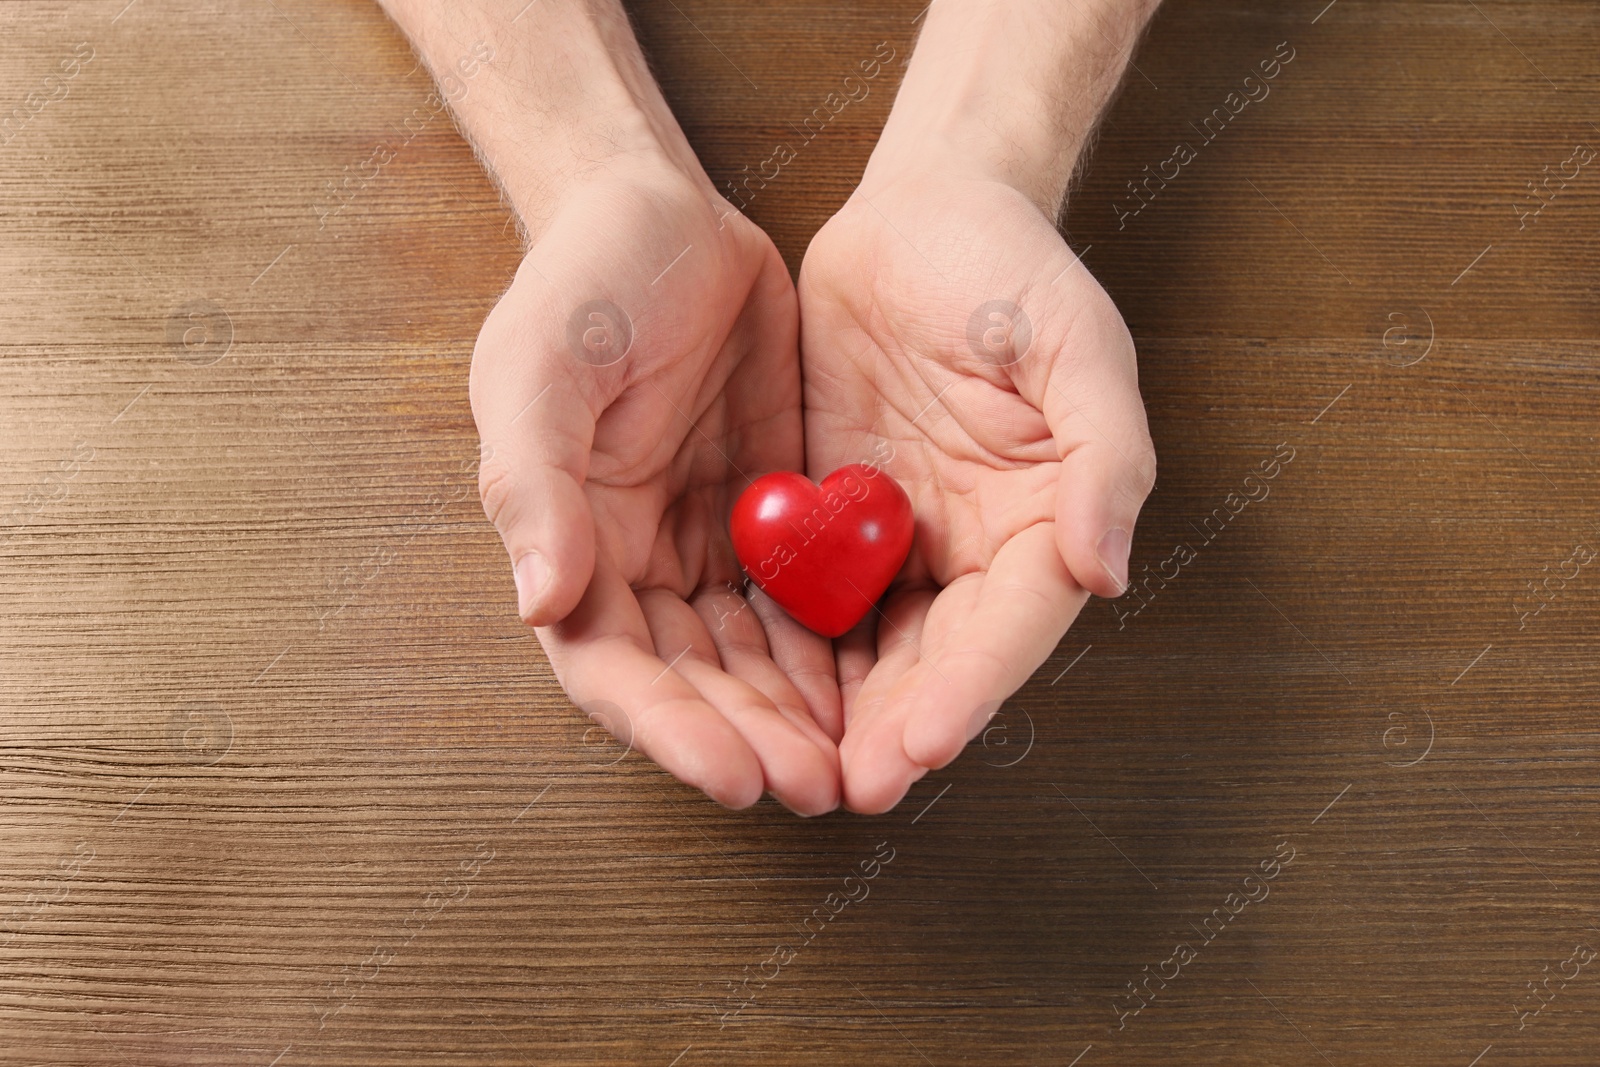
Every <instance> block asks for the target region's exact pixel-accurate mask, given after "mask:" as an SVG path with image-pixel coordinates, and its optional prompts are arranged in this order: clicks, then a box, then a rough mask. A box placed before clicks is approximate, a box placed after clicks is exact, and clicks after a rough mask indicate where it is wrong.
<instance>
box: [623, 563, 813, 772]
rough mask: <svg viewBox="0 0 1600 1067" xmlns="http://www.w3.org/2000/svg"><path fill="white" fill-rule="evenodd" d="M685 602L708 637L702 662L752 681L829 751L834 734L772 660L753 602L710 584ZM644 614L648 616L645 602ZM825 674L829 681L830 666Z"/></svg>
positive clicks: (761, 622)
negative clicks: (709, 650) (707, 652)
mask: <svg viewBox="0 0 1600 1067" xmlns="http://www.w3.org/2000/svg"><path fill="white" fill-rule="evenodd" d="M691 607H692V608H693V610H694V613H695V615H696V616H697V617H698V618H699V620H700V622H701V624H702V626H703V627H704V628H705V631H706V634H707V635H708V636H709V637H710V643H711V646H712V654H711V655H710V656H709V657H707V660H708V662H711V663H720V665H721V669H722V670H724V671H726V672H728V673H729V674H731V675H733V676H734V677H735V678H738V679H739V680H740V681H742V682H745V683H746V684H748V685H750V686H753V687H754V688H755V689H756V690H757V691H758V692H760V693H761V695H762V696H764V697H766V698H767V699H768V700H769V701H771V702H772V705H773V706H774V707H775V708H777V710H778V712H779V713H780V714H781V715H783V717H784V718H786V719H788V720H789V721H790V722H792V723H794V724H795V726H796V727H798V728H799V729H800V730H801V731H802V732H803V733H805V735H806V736H807V737H809V738H810V739H811V741H812V743H813V744H815V745H816V746H817V747H818V748H819V749H822V750H823V751H825V752H832V751H834V750H835V749H836V748H837V745H836V743H835V741H834V739H833V738H831V737H829V736H828V734H827V733H826V732H825V731H824V730H823V729H822V727H821V726H820V725H819V724H818V723H817V721H816V720H815V719H814V718H812V716H811V709H810V708H809V707H808V706H807V704H806V698H805V697H804V696H802V695H801V693H800V689H799V688H798V686H797V685H796V684H795V681H794V679H792V678H791V677H790V676H789V674H788V672H786V671H784V670H782V669H780V667H779V665H778V663H777V662H776V661H775V659H774V657H773V655H772V652H771V649H770V646H769V643H768V639H767V631H766V629H765V628H764V624H763V621H762V619H761V618H760V617H759V616H758V615H757V614H756V609H755V607H754V605H752V604H751V603H750V602H749V601H747V600H746V599H745V598H744V597H742V596H740V595H739V594H738V593H737V592H734V591H731V590H728V589H722V590H718V589H710V590H707V591H705V592H702V593H700V594H698V595H696V596H695V598H694V601H693V603H692V605H691ZM645 617H646V618H647V619H649V618H653V616H652V614H651V612H650V610H649V608H648V607H647V608H646V610H645ZM807 632H809V631H807ZM812 636H816V635H814V634H813V635H812ZM818 640H821V639H820V638H818ZM829 666H830V667H831V666H832V663H831V661H830V663H829ZM828 674H829V678H830V680H831V677H832V672H831V670H830V671H829V672H828ZM836 699H837V698H836Z"/></svg>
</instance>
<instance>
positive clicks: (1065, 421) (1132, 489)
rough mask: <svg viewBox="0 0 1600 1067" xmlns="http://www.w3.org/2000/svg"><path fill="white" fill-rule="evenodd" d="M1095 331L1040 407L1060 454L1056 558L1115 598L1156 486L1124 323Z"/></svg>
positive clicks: (1060, 371)
mask: <svg viewBox="0 0 1600 1067" xmlns="http://www.w3.org/2000/svg"><path fill="white" fill-rule="evenodd" d="M1094 332H1098V333H1099V334H1100V336H1099V337H1091V338H1089V339H1088V341H1089V345H1088V347H1087V350H1086V351H1083V354H1082V355H1080V356H1079V357H1078V358H1077V359H1075V360H1072V361H1071V364H1072V365H1071V367H1070V370H1069V369H1068V368H1067V367H1065V366H1063V365H1062V364H1063V363H1065V362H1067V361H1062V363H1058V365H1057V367H1056V368H1053V369H1052V371H1051V373H1050V375H1049V380H1048V382H1047V390H1046V395H1045V397H1044V405H1043V409H1044V413H1045V420H1046V422H1047V423H1048V424H1049V426H1050V431H1051V434H1052V435H1053V436H1054V438H1055V441H1056V447H1057V448H1058V450H1059V451H1060V453H1061V457H1062V459H1061V478H1060V481H1059V483H1058V484H1057V487H1056V543H1057V547H1058V548H1060V550H1061V558H1062V559H1063V560H1064V561H1065V562H1066V564H1067V570H1069V571H1070V572H1071V573H1072V577H1073V578H1074V579H1075V580H1076V581H1077V582H1078V584H1079V585H1081V586H1083V587H1084V588H1085V589H1087V590H1089V591H1090V592H1091V593H1095V594H1097V595H1099V596H1103V597H1117V596H1121V595H1122V593H1123V591H1124V590H1126V589H1127V587H1128V557H1129V554H1130V552H1131V551H1132V547H1133V529H1134V524H1135V523H1136V522H1137V521H1138V518H1139V509H1140V508H1142V507H1143V506H1144V502H1145V498H1146V497H1148V496H1149V495H1150V490H1151V489H1153V488H1154V487H1155V480H1156V454H1155V448H1154V446H1153V445H1152V444H1151V442H1150V430H1149V427H1148V425H1147V423H1146V421H1145V413H1144V401H1143V400H1142V399H1141V398H1140V396H1139V382H1138V372H1137V370H1136V369H1135V364H1134V355H1133V340H1132V338H1130V337H1129V336H1128V331H1127V328H1126V327H1125V326H1123V325H1122V321H1121V319H1120V317H1118V318H1116V319H1115V320H1114V321H1113V322H1106V323H1104V324H1102V325H1101V327H1100V329H1099V330H1097V331H1094ZM1075 347H1076V346H1075Z"/></svg>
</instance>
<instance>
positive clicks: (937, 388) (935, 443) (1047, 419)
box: [800, 0, 1155, 812]
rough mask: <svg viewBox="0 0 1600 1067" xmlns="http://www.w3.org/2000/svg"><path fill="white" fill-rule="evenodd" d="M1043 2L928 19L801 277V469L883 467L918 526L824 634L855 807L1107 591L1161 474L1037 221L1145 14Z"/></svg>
mask: <svg viewBox="0 0 1600 1067" xmlns="http://www.w3.org/2000/svg"><path fill="white" fill-rule="evenodd" d="M1035 6H1036V4H1035V0H1028V2H1025V3H1023V4H1021V5H1020V7H1021V8H1022V9H1032V8H1033V7H1035ZM1037 6H1038V7H1039V10H1038V11H1033V12H1032V13H1031V14H1030V12H1029V10H1018V9H1017V6H1016V5H999V4H993V3H989V2H987V0H944V2H943V3H940V4H936V5H934V6H933V7H932V8H930V9H929V13H928V23H927V26H926V29H925V31H924V36H923V40H922V41H921V42H920V43H919V45H918V48H917V52H916V57H915V59H914V60H913V63H912V68H911V70H910V72H909V73H908V74H907V77H906V82H905V84H904V85H903V87H902V89H901V93H900V96H899V98H898V99H897V101H896V103H895V107H894V111H893V113H892V114H891V117H890V119H889V123H888V125H887V126H886V128H885V132H884V136H883V140H882V141H881V142H880V144H879V146H878V148H877V150H876V151H875V152H874V154H873V159H872V162H871V163H870V164H869V166H868V168H867V173H866V175H865V176H864V177H863V180H862V184H861V187H860V189H858V190H857V192H856V194H855V195H854V196H853V197H852V198H851V199H850V201H849V202H848V203H846V205H845V206H844V207H843V208H842V209H841V210H840V211H839V213H838V214H837V215H836V216H835V217H834V218H833V219H832V220H830V221H829V222H828V224H827V225H826V226H824V227H823V229H822V230H821V231H820V232H819V233H818V234H817V236H816V238H815V239H814V240H813V242H812V245H811V248H810V249H809V251H808V252H807V254H806V259H805V263H804V266H803V268H802V270H801V277H800V310H801V325H802V345H801V347H802V353H803V361H804V367H805V411H806V458H807V467H808V469H809V470H810V472H811V473H812V475H813V476H814V477H821V476H822V475H824V474H826V473H827V472H828V471H830V470H832V469H834V468H835V467H837V466H839V465H841V464H843V463H848V462H852V461H860V460H862V459H864V458H868V457H872V456H888V457H891V458H888V459H886V460H884V461H883V463H882V465H883V466H884V468H885V469H886V470H887V471H888V473H890V474H891V475H893V476H895V477H896V478H897V479H898V480H899V481H900V483H901V484H902V485H903V486H905V488H906V490H907V492H908V493H909V494H910V496H911V499H912V503H913V507H914V509H915V512H916V518H917V540H916V544H915V545H914V547H913V549H912V557H911V559H910V561H909V562H908V564H907V566H906V568H905V569H904V570H903V571H902V573H901V576H900V578H899V579H898V581H897V582H896V584H895V585H894V586H892V587H891V591H890V594H889V596H888V598H887V600H886V601H885V602H884V603H883V605H882V606H881V612H879V613H877V614H875V615H874V616H871V617H869V619H868V620H866V621H865V622H864V623H863V624H862V626H860V627H858V628H857V629H856V630H855V631H852V633H851V634H849V635H846V637H844V638H842V639H841V640H840V641H839V643H838V651H837V661H838V679H839V682H840V686H841V690H842V693H843V699H844V708H845V720H846V727H845V737H844V741H843V742H842V744H841V746H840V756H841V761H842V766H843V774H844V797H845V802H846V804H847V805H848V806H849V807H851V808H853V809H855V810H857V811H864V812H878V811H883V810H886V809H888V808H890V807H892V806H893V805H894V804H895V803H897V802H898V801H899V799H900V798H901V796H903V795H904V793H905V791H906V789H907V788H909V786H910V785H911V783H913V782H914V781H916V780H917V779H918V778H919V777H921V776H922V775H923V774H925V773H926V772H927V771H928V769H929V768H933V767H941V766H943V765H944V764H946V763H948V762H949V761H950V760H952V759H954V758H955V756H956V755H957V754H958V753H959V752H960V750H961V748H962V746H963V745H965V744H966V742H967V741H968V740H969V739H970V738H971V737H972V736H973V735H974V734H975V733H976V732H977V731H978V730H980V729H981V728H982V727H983V725H984V723H985V722H986V721H987V718H988V716H989V715H992V714H993V713H994V712H995V711H996V710H998V708H999V706H1000V704H1001V702H1002V701H1003V700H1004V699H1005V698H1006V697H1007V696H1009V695H1010V694H1011V693H1012V692H1013V691H1015V690H1016V689H1017V688H1018V687H1019V686H1021V685H1022V683H1023V682H1024V681H1026V680H1027V678H1028V676H1029V675H1031V674H1032V673H1033V671H1034V670H1035V669H1036V668H1037V667H1038V665H1039V664H1040V663H1042V662H1043V661H1044V659H1045V658H1046V657H1047V656H1048V655H1049V654H1050V652H1051V651H1052V650H1053V649H1054V648H1055V646H1056V643H1057V642H1058V641H1059V640H1060V639H1061V636H1062V634H1063V633H1064V632H1065V631H1066V629H1067V627H1068V625H1069V624H1070V623H1071V622H1072V620H1073V618H1074V617H1075V616H1076V615H1077V613H1078V610H1079V609H1080V608H1081V607H1082V606H1083V603H1084V601H1085V599H1086V598H1087V595H1088V593H1089V592H1093V593H1098V594H1100V595H1102V596H1117V595H1120V594H1121V593H1122V591H1123V589H1124V588H1125V586H1126V585H1127V582H1128V554H1129V549H1130V545H1131V539H1132V533H1133V528H1134V523H1135V521H1136V519H1137V517H1138V513H1139V509H1140V507H1141V505H1142V504H1143V503H1144V499H1145V497H1146V495H1147V494H1148V493H1149V491H1150V489H1151V487H1152V486H1153V485H1154V480H1155V455H1154V451H1153V449H1152V447H1151V443H1150V438H1149V433H1148V430H1147V428H1146V424H1145V416H1144V406H1143V403H1142V402H1141V400H1140V397H1139V388H1138V381H1137V373H1136V368H1135V362H1134V350H1133V342H1132V340H1131V338H1130V337H1129V335H1128V331H1127V328H1126V327H1125V326H1124V325H1123V322H1122V318H1121V316H1120V315H1119V314H1118V313H1117V310H1116V308H1115V306H1114V305H1113V304H1112V302H1111V300H1110V298H1109V297H1108V296H1107V295H1106V293H1105V291H1104V290H1103V289H1101V288H1100V286H1099V285H1098V284H1096V282H1095V281H1094V279H1093V278H1092V277H1090V275H1089V273H1088V271H1087V270H1086V269H1085V268H1084V266H1083V264H1082V263H1080V262H1078V261H1077V258H1076V257H1075V256H1074V255H1073V253H1072V251H1071V250H1070V249H1069V248H1068V247H1067V245H1066V243H1065V242H1064V241H1063V240H1062V239H1061V237H1060V236H1059V234H1058V233H1057V232H1056V229H1055V225H1054V221H1053V220H1054V218H1055V217H1056V214H1057V212H1058V211H1059V208H1060V205H1061V197H1062V196H1063V195H1064V192H1065V188H1066V181H1067V177H1068V176H1069V175H1070V173H1071V170H1072V167H1073V165H1074V164H1075V161H1076V159H1077V158H1078V155H1079V153H1080V151H1081V150H1082V146H1083V144H1084V142H1085V141H1086V140H1087V137H1088V134H1089V126H1090V125H1091V124H1092V122H1093V121H1094V118H1095V116H1097V115H1098V113H1099V110H1100V108H1101V107H1102V106H1103V105H1104V103H1105V100H1106V98H1107V97H1108V96H1109V93H1110V90H1111V88H1112V87H1114V85H1115V84H1116V80H1117V78H1118V76H1119V75H1120V73H1121V70H1122V66H1123V64H1124V63H1125V62H1126V60H1127V55H1128V52H1129V51H1130V50H1131V47H1132V41H1133V37H1134V36H1135V35H1136V33H1137V31H1138V29H1139V27H1140V26H1142V24H1143V21H1144V17H1145V16H1146V15H1147V14H1148V11H1149V9H1150V7H1151V6H1152V5H1150V4H1148V3H1137V4H1126V3H1122V4H1119V3H1117V2H1115V0H1085V3H1084V4H1082V5H1078V4H1074V5H1066V6H1065V7H1062V6H1061V5H1058V4H1055V3H1054V2H1053V0H1052V2H1050V3H1048V4H1045V3H1039V4H1038V5H1037ZM1035 16H1037V17H1035ZM1107 19H1109V20H1111V21H1110V22H1109V23H1108V22H1107V21H1106V20H1107ZM1058 67H1059V68H1061V69H1057V68H1058ZM1069 68H1070V69H1069ZM1041 85H1042V86H1046V87H1048V92H1047V93H1046V96H1047V98H1046V99H1037V97H1038V96H1039V94H1040V90H1039V89H1038V87H1039V86H1041Z"/></svg>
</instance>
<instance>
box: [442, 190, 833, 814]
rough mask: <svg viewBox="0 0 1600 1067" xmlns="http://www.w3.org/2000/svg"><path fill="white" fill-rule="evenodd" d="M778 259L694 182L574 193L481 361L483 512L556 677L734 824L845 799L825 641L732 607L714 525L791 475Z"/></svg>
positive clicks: (793, 449)
mask: <svg viewBox="0 0 1600 1067" xmlns="http://www.w3.org/2000/svg"><path fill="white" fill-rule="evenodd" d="M796 346H797V305H796V299H795V293H794V287H793V285H792V284H791V282H790V279H789V275H788V272H787V270H786V269H785V267H784V264H783V261H782V258H781V257H780V256H779V254H778V252H777V250H776V249H775V248H774V247H773V245H772V242H771V241H770V240H768V238H767V237H766V235H765V234H764V233H762V232H761V231H760V230H759V229H758V228H757V227H755V226H754V225H753V224H752V223H750V222H749V221H748V220H746V219H745V218H744V217H743V216H741V215H739V214H738V213H737V212H735V211H734V210H733V209H732V207H731V206H729V205H728V204H727V203H726V202H725V201H723V200H722V199H721V198H720V197H717V196H716V194H715V193H714V192H713V191H712V188H711V185H710V183H709V181H706V180H705V179H704V177H703V175H702V176H691V175H685V174H683V173H681V172H679V171H677V170H675V169H673V168H672V167H670V166H667V165H647V166H639V167H631V168H621V167H616V166H613V167H612V168H610V169H609V170H608V171H607V172H606V174H605V175H604V176H602V177H598V178H591V179H590V180H588V181H586V182H584V183H582V184H581V185H579V186H576V187H574V188H573V189H571V190H569V191H568V192H567V193H566V194H565V195H564V196H563V198H562V199H561V201H560V202H559V204H558V205H557V206H556V208H555V210H554V212H553V215H552V217H551V219H550V221H549V223H548V225H547V226H546V227H545V228H544V229H543V231H542V233H541V234H540V235H539V236H538V239H537V241H536V243H535V244H534V245H533V247H532V248H531V249H530V251H529V252H528V254H527V257H526V258H525V260H524V261H523V263H522V265H521V267H520V268H519V270H518V271H517V274H516V278H515V280H514V281H513V282H512V284H511V287H510V289H509V290H508V291H507V292H506V293H505V295H504V296H503V297H502V298H501V300H500V302H499V304H498V305H497V306H496V307H495V308H494V310H493V311H492V312H491V313H490V315H489V317H488V319H487V320H486V321H485V323H484V325H483V329H482V332H481V333H480V335H479V337H478V343H477V347H476V349H475V351H474V353H473V360H472V376H471V399H472V410H473V415H474V418H475V419H476V421H477V424H478V429H479V433H480V435H481V437H482V440H483V451H484V459H483V462H482V464H481V473H480V489H481V492H482V496H483V503H484V510H485V511H486V512H487V514H488V516H489V518H490V520H491V521H492V522H493V523H494V525H495V527H496V528H497V529H498V530H499V532H500V534H501V537H502V539H503V540H504V542H505V545H506V548H507V550H508V551H509V553H510V556H511V560H512V562H513V564H514V567H513V571H514V577H515V584H516V588H517V597H518V610H519V613H520V614H521V616H522V618H523V619H524V620H525V621H527V622H528V623H530V624H533V625H535V626H536V627H538V630H537V632H538V636H539V640H540V642H541V643H542V644H543V646H544V648H545V650H546V652H547V654H548V655H549V658H550V662H551V664H552V666H553V667H554V669H555V671H556V674H557V677H558V678H559V679H560V680H561V683H562V685H563V686H564V687H565V688H566V690H567V692H568V693H569V694H571V695H572V697H573V699H574V701H575V702H577V703H578V704H579V706H580V707H583V708H584V709H585V710H586V711H588V712H589V713H590V714H591V715H593V716H595V717H596V718H597V719H598V720H599V721H601V722H602V724H603V725H605V726H606V727H607V728H608V729H610V730H611V731H612V733H614V734H616V735H617V737H618V739H619V740H621V741H624V742H626V743H629V744H631V745H633V746H634V747H637V748H638V749H640V750H641V751H642V752H644V753H645V754H646V755H648V756H649V757H650V758H652V759H653V760H655V761H656V762H657V763H658V764H660V765H661V766H662V767H663V768H665V769H666V770H668V771H670V772H671V773H673V774H674V775H676V776H677V777H679V778H680V779H682V780H683V781H684V782H686V783H689V784H691V785H694V786H696V787H698V788H700V789H702V790H704V791H705V792H706V793H707V794H709V795H710V796H711V797H713V798H714V799H716V800H718V801H720V802H721V803H723V804H726V805H729V806H732V807H743V806H745V805H748V804H751V803H753V802H754V801H755V800H757V799H758V798H759V797H760V796H761V794H762V792H763V791H764V790H765V791H770V792H771V793H772V795H773V796H774V797H776V798H777V799H778V800H779V801H780V802H781V803H783V804H784V805H786V806H788V807H789V808H791V809H792V810H794V811H796V812H800V813H802V814H816V813H820V812H825V811H829V810H831V809H833V808H834V807H836V806H837V804H838V802H839V790H840V778H839V767H838V752H837V748H836V742H837V740H838V738H839V736H840V732H841V730H842V711H841V705H840V698H839V691H838V686H837V682H836V680H835V675H834V659H833V654H832V651H831V649H830V647H829V644H828V642H827V641H825V640H824V639H822V638H820V637H817V636H816V635H815V634H812V633H809V632H808V631H805V630H804V629H803V628H801V627H800V626H799V625H798V624H797V623H795V622H794V621H793V620H791V619H789V618H788V617H787V616H786V615H784V614H783V612H782V611H781V610H778V609H777V608H776V607H775V606H774V605H772V604H771V603H770V602H769V601H766V600H764V599H763V598H761V597H760V595H759V594H753V599H751V600H746V599H745V597H744V596H743V595H741V593H742V589H741V582H742V575H741V572H740V569H739V564H738V562H737V560H736V559H735V558H734V555H733V551H732V548H731V547H730V543H729V539H728V535H727V527H726V520H727V515H728V512H729V509H730V508H731V505H732V503H733V501H734V499H736V498H737V496H738V494H739V493H740V492H741V491H742V489H743V488H744V487H745V486H746V485H747V484H748V483H749V481H750V480H751V479H753V478H756V477H758V476H760V475H761V474H763V473H765V472H767V471H771V470H777V469H796V468H798V467H799V466H800V465H801V461H802V434H801V414H800V377H799V358H798V351H797V347H796Z"/></svg>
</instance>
